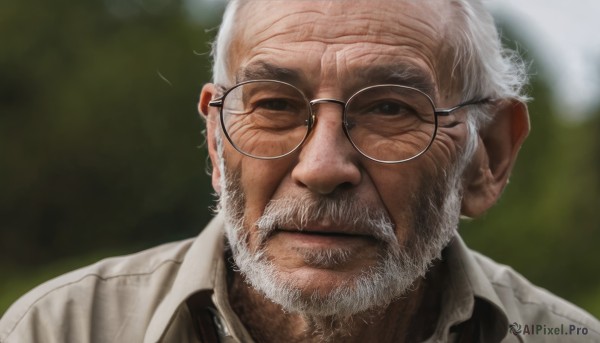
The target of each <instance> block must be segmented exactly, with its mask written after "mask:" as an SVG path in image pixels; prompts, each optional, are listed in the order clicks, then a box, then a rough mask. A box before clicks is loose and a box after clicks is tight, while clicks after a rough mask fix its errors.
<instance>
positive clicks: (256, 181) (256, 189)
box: [225, 148, 290, 236]
mask: <svg viewBox="0 0 600 343" xmlns="http://www.w3.org/2000/svg"><path fill="white" fill-rule="evenodd" d="M225 156H229V158H226V159H225V160H226V169H227V170H229V171H234V170H235V171H238V172H239V173H240V186H241V190H242V192H243V193H244V198H245V208H244V218H245V220H244V222H245V223H244V224H245V226H246V227H247V228H253V227H254V223H255V222H256V221H257V220H258V218H259V217H260V216H261V215H262V213H263V211H264V209H265V206H266V205H267V204H268V202H269V201H270V200H271V199H272V198H273V194H274V193H275V192H276V191H277V189H278V188H280V187H281V184H282V183H284V182H285V180H286V179H287V178H286V175H289V169H290V163H289V161H288V160H287V159H285V158H283V159H278V160H258V159H254V158H250V157H246V156H243V155H241V154H240V153H239V152H237V151H235V150H234V149H233V148H230V149H227V148H226V149H225ZM251 230H253V229H251ZM251 236H254V235H253V234H252V233H251Z"/></svg>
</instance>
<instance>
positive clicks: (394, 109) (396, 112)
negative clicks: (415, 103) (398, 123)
mask: <svg viewBox="0 0 600 343" xmlns="http://www.w3.org/2000/svg"><path fill="white" fill-rule="evenodd" d="M367 112H368V113H371V114H377V115H385V116H402V115H409V114H412V113H414V111H413V110H412V109H411V108H410V107H408V106H407V105H406V104H405V103H401V102H398V101H392V100H381V101H378V102H376V103H374V104H372V105H371V106H370V107H369V109H368V111H367Z"/></svg>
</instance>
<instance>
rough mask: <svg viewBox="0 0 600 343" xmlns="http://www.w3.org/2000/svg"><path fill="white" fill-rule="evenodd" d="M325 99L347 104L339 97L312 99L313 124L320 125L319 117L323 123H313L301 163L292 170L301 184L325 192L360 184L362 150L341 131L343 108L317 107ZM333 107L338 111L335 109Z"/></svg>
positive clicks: (300, 156) (301, 155)
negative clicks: (355, 147)
mask: <svg viewBox="0 0 600 343" xmlns="http://www.w3.org/2000/svg"><path fill="white" fill-rule="evenodd" d="M325 103H333V104H338V105H341V106H344V102H342V101H339V100H337V99H317V100H313V101H312V102H311V106H312V109H313V114H312V117H313V118H314V119H313V125H316V122H317V121H319V117H320V125H319V126H313V127H312V131H311V134H310V137H309V138H308V140H307V141H306V142H304V145H303V147H302V148H301V151H300V155H299V161H298V164H297V165H296V166H295V167H294V169H293V171H292V178H293V179H294V180H295V182H296V183H297V184H299V185H302V186H303V187H306V188H308V189H309V190H311V191H312V192H315V193H318V194H322V195H325V194H330V193H332V192H334V191H335V190H336V189H339V188H341V187H344V188H347V187H352V186H356V185H358V184H359V183H360V180H361V171H360V168H359V167H358V164H357V157H356V156H357V154H358V152H357V151H356V150H355V149H354V148H353V146H352V144H351V142H350V141H349V140H348V139H347V136H346V134H345V133H344V132H341V131H339V130H340V129H341V128H340V127H339V125H340V123H341V122H342V121H341V120H340V119H341V118H340V117H337V118H335V116H340V115H342V113H343V112H341V113H340V112H339V110H338V111H335V110H333V109H332V108H328V109H326V110H325V109H323V108H318V109H317V108H315V106H314V105H321V104H325ZM319 107H320V106H319ZM318 110H320V111H318ZM342 110H343V108H342ZM332 111H333V112H335V113H331V112H332ZM319 112H320V113H319ZM342 125H343V124H342Z"/></svg>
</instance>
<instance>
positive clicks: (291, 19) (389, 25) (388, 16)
mask: <svg viewBox="0 0 600 343" xmlns="http://www.w3.org/2000/svg"><path fill="white" fill-rule="evenodd" d="M341 2H342V1H341V0H340V1H339V2H337V3H341ZM247 3H253V4H257V3H260V4H267V5H269V4H273V2H270V1H248V2H247ZM280 3H281V4H283V2H280V1H276V2H275V4H276V5H279V4H280ZM293 3H294V5H297V4H303V3H305V4H306V3H312V2H311V1H301V2H295V1H294V2H293ZM322 3H325V1H323V2H317V4H318V5H319V6H313V7H311V8H306V6H304V7H300V8H299V7H296V9H294V6H293V5H292V6H291V7H290V8H291V9H289V10H288V9H287V8H286V9H284V10H279V11H277V9H275V10H274V11H271V12H270V11H269V10H268V8H267V9H265V10H261V9H259V10H244V11H242V12H244V17H243V18H242V19H244V20H239V21H240V22H245V23H248V22H250V23H254V25H239V26H238V28H239V27H242V26H246V28H247V29H245V30H239V35H237V36H238V39H237V44H238V46H239V49H238V51H240V52H241V51H244V52H247V51H252V50H253V49H254V50H255V52H256V49H265V48H268V49H277V46H282V50H285V49H290V47H292V45H293V44H294V43H306V42H310V43H320V44H322V45H324V46H325V47H324V50H325V49H329V48H331V47H332V46H337V45H343V44H361V42H365V41H369V42H371V43H376V44H380V45H384V46H389V47H399V48H402V49H405V50H404V51H406V52H404V51H403V52H402V53H403V54H406V55H410V54H414V55H416V56H418V57H420V58H421V59H422V60H423V61H422V62H423V63H421V64H425V65H427V66H428V68H429V69H430V70H431V72H432V73H433V75H432V79H433V80H434V85H436V86H437V83H438V82H437V81H438V80H439V79H440V78H439V76H438V75H437V74H438V68H439V66H438V62H439V61H440V60H443V59H441V58H440V57H439V56H438V55H439V51H440V46H441V45H442V44H443V39H442V37H443V34H444V32H442V31H443V27H445V26H446V23H445V20H444V16H443V15H440V14H443V12H440V11H435V9H439V7H440V6H435V3H433V2H427V4H434V5H433V6H427V8H424V7H423V6H421V3H419V4H418V5H414V4H412V3H410V2H403V1H400V2H395V3H396V4H400V5H399V6H397V7H396V10H394V9H390V6H389V5H390V4H388V3H385V4H384V5H385V7H381V8H378V7H376V6H377V4H376V5H375V6H373V5H370V4H368V3H362V2H357V3H361V4H367V5H369V6H370V7H358V8H357V6H354V5H353V4H354V2H350V3H348V2H345V3H344V4H343V5H342V6H336V2H329V1H327V2H326V3H327V5H328V6H322ZM288 4H289V2H288ZM254 7H255V6H254ZM429 8H433V9H434V10H433V11H429V10H428V9H429ZM247 9H251V7H250V6H248V7H247ZM397 9H401V11H397ZM285 11H288V12H285ZM425 11H428V12H427V13H425ZM270 13H275V14H274V15H269V14H270ZM349 23H352V25H349ZM242 38H243V39H242ZM299 53H301V52H299ZM305 59H306V58H305ZM341 60H342V59H335V61H334V63H333V64H334V66H333V67H343V64H339V63H340V62H341ZM235 65H236V64H235V63H233V65H232V67H233V66H235ZM238 65H239V64H238ZM314 67H315V68H317V66H314ZM319 67H320V68H321V70H323V68H325V67H328V68H331V67H332V65H329V64H326V63H324V61H323V60H322V61H321V66H319ZM311 74H313V72H311ZM336 75H337V74H336ZM436 88H437V87H436ZM431 95H432V96H433V94H431Z"/></svg>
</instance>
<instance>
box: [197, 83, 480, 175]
mask: <svg viewBox="0 0 600 343" xmlns="http://www.w3.org/2000/svg"><path fill="white" fill-rule="evenodd" d="M257 82H275V83H279V84H282V85H286V86H290V87H292V88H294V89H295V90H296V91H298V93H300V94H301V95H302V97H303V98H304V100H305V101H306V103H307V104H308V109H309V113H308V114H307V117H308V118H307V120H306V125H307V126H308V127H307V130H306V134H305V135H304V137H303V138H302V140H301V141H300V143H298V145H296V146H295V147H294V148H292V149H291V150H290V151H289V152H287V153H285V154H282V155H278V156H274V157H262V156H255V155H252V154H249V153H247V152H245V151H243V150H241V149H240V148H239V147H238V146H237V145H236V144H235V143H234V142H233V140H232V139H231V137H230V136H229V133H228V132H227V130H226V129H225V120H224V118H223V117H224V116H223V104H224V100H225V98H226V97H227V95H228V94H229V93H230V92H231V91H233V90H234V89H236V88H237V87H240V86H242V85H245V84H249V83H257ZM389 86H391V87H399V88H404V89H409V90H412V91H416V92H418V93H420V94H421V95H423V96H424V97H425V98H426V99H427V101H429V104H430V105H431V108H432V109H433V114H434V123H433V125H434V129H433V134H432V135H431V139H430V140H429V142H428V143H427V146H426V147H425V148H423V150H422V151H420V152H419V153H418V154H416V155H414V156H412V157H409V158H405V159H403V160H398V161H386V160H380V159H377V158H373V157H371V156H369V155H367V154H365V153H364V152H363V151H362V150H360V148H359V147H358V146H356V143H354V141H352V138H351V136H350V133H349V132H348V122H347V121H346V110H347V105H348V103H351V102H352V100H353V99H354V98H355V97H356V96H357V95H358V94H360V93H362V92H364V91H367V90H369V89H373V88H379V87H389ZM222 88H223V90H224V91H223V95H221V96H220V97H218V98H216V99H214V100H211V101H210V102H209V103H208V105H209V106H211V107H218V108H220V110H219V117H220V123H221V130H222V131H223V133H224V134H225V137H227V140H228V141H229V143H230V144H231V145H232V146H233V147H234V148H235V150H237V151H238V152H239V153H241V154H243V155H245V156H248V157H252V158H256V159H259V160H275V159H279V158H283V157H285V156H288V155H290V154H292V153H294V152H295V151H296V150H298V148H299V147H301V146H302V145H303V144H304V142H305V141H306V139H307V138H308V136H310V133H311V131H312V128H313V126H314V125H316V122H317V115H316V111H315V110H314V105H317V104H323V103H334V104H338V105H340V106H342V129H343V131H344V134H345V135H346V138H347V139H348V141H350V144H352V146H353V147H354V149H355V150H356V151H358V152H359V153H360V154H361V155H362V156H364V157H366V158H367V159H369V160H371V161H375V162H378V163H383V164H400V163H404V162H408V161H412V160H414V159H416V158H418V157H420V156H421V155H423V154H425V153H426V152H427V151H428V150H429V148H430V147H431V145H432V144H433V142H434V141H435V137H436V136H437V131H438V127H439V125H438V117H446V116H449V115H450V114H452V112H454V111H456V110H458V109H460V108H463V107H465V106H469V105H480V104H484V103H487V102H489V101H490V100H491V99H490V98H483V99H477V100H469V101H465V102H461V103H460V104H458V105H455V106H452V107H448V108H437V107H436V106H435V103H434V101H433V99H431V97H430V96H429V95H428V94H426V93H425V92H423V91H421V90H420V89H418V88H414V87H410V86H405V85H398V84H378V85H371V86H367V87H365V88H361V89H360V90H358V91H356V92H355V93H354V94H352V95H351V96H350V97H349V98H348V100H347V101H342V100H339V99H334V98H317V99H313V100H309V99H308V98H307V97H306V95H305V94H304V92H303V91H302V90H300V89H299V88H298V87H296V86H294V85H292V84H290V83H288V82H285V81H280V80H270V79H257V80H247V81H243V82H240V83H237V84H235V85H234V86H232V87H230V88H228V89H225V88H224V87H222Z"/></svg>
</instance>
